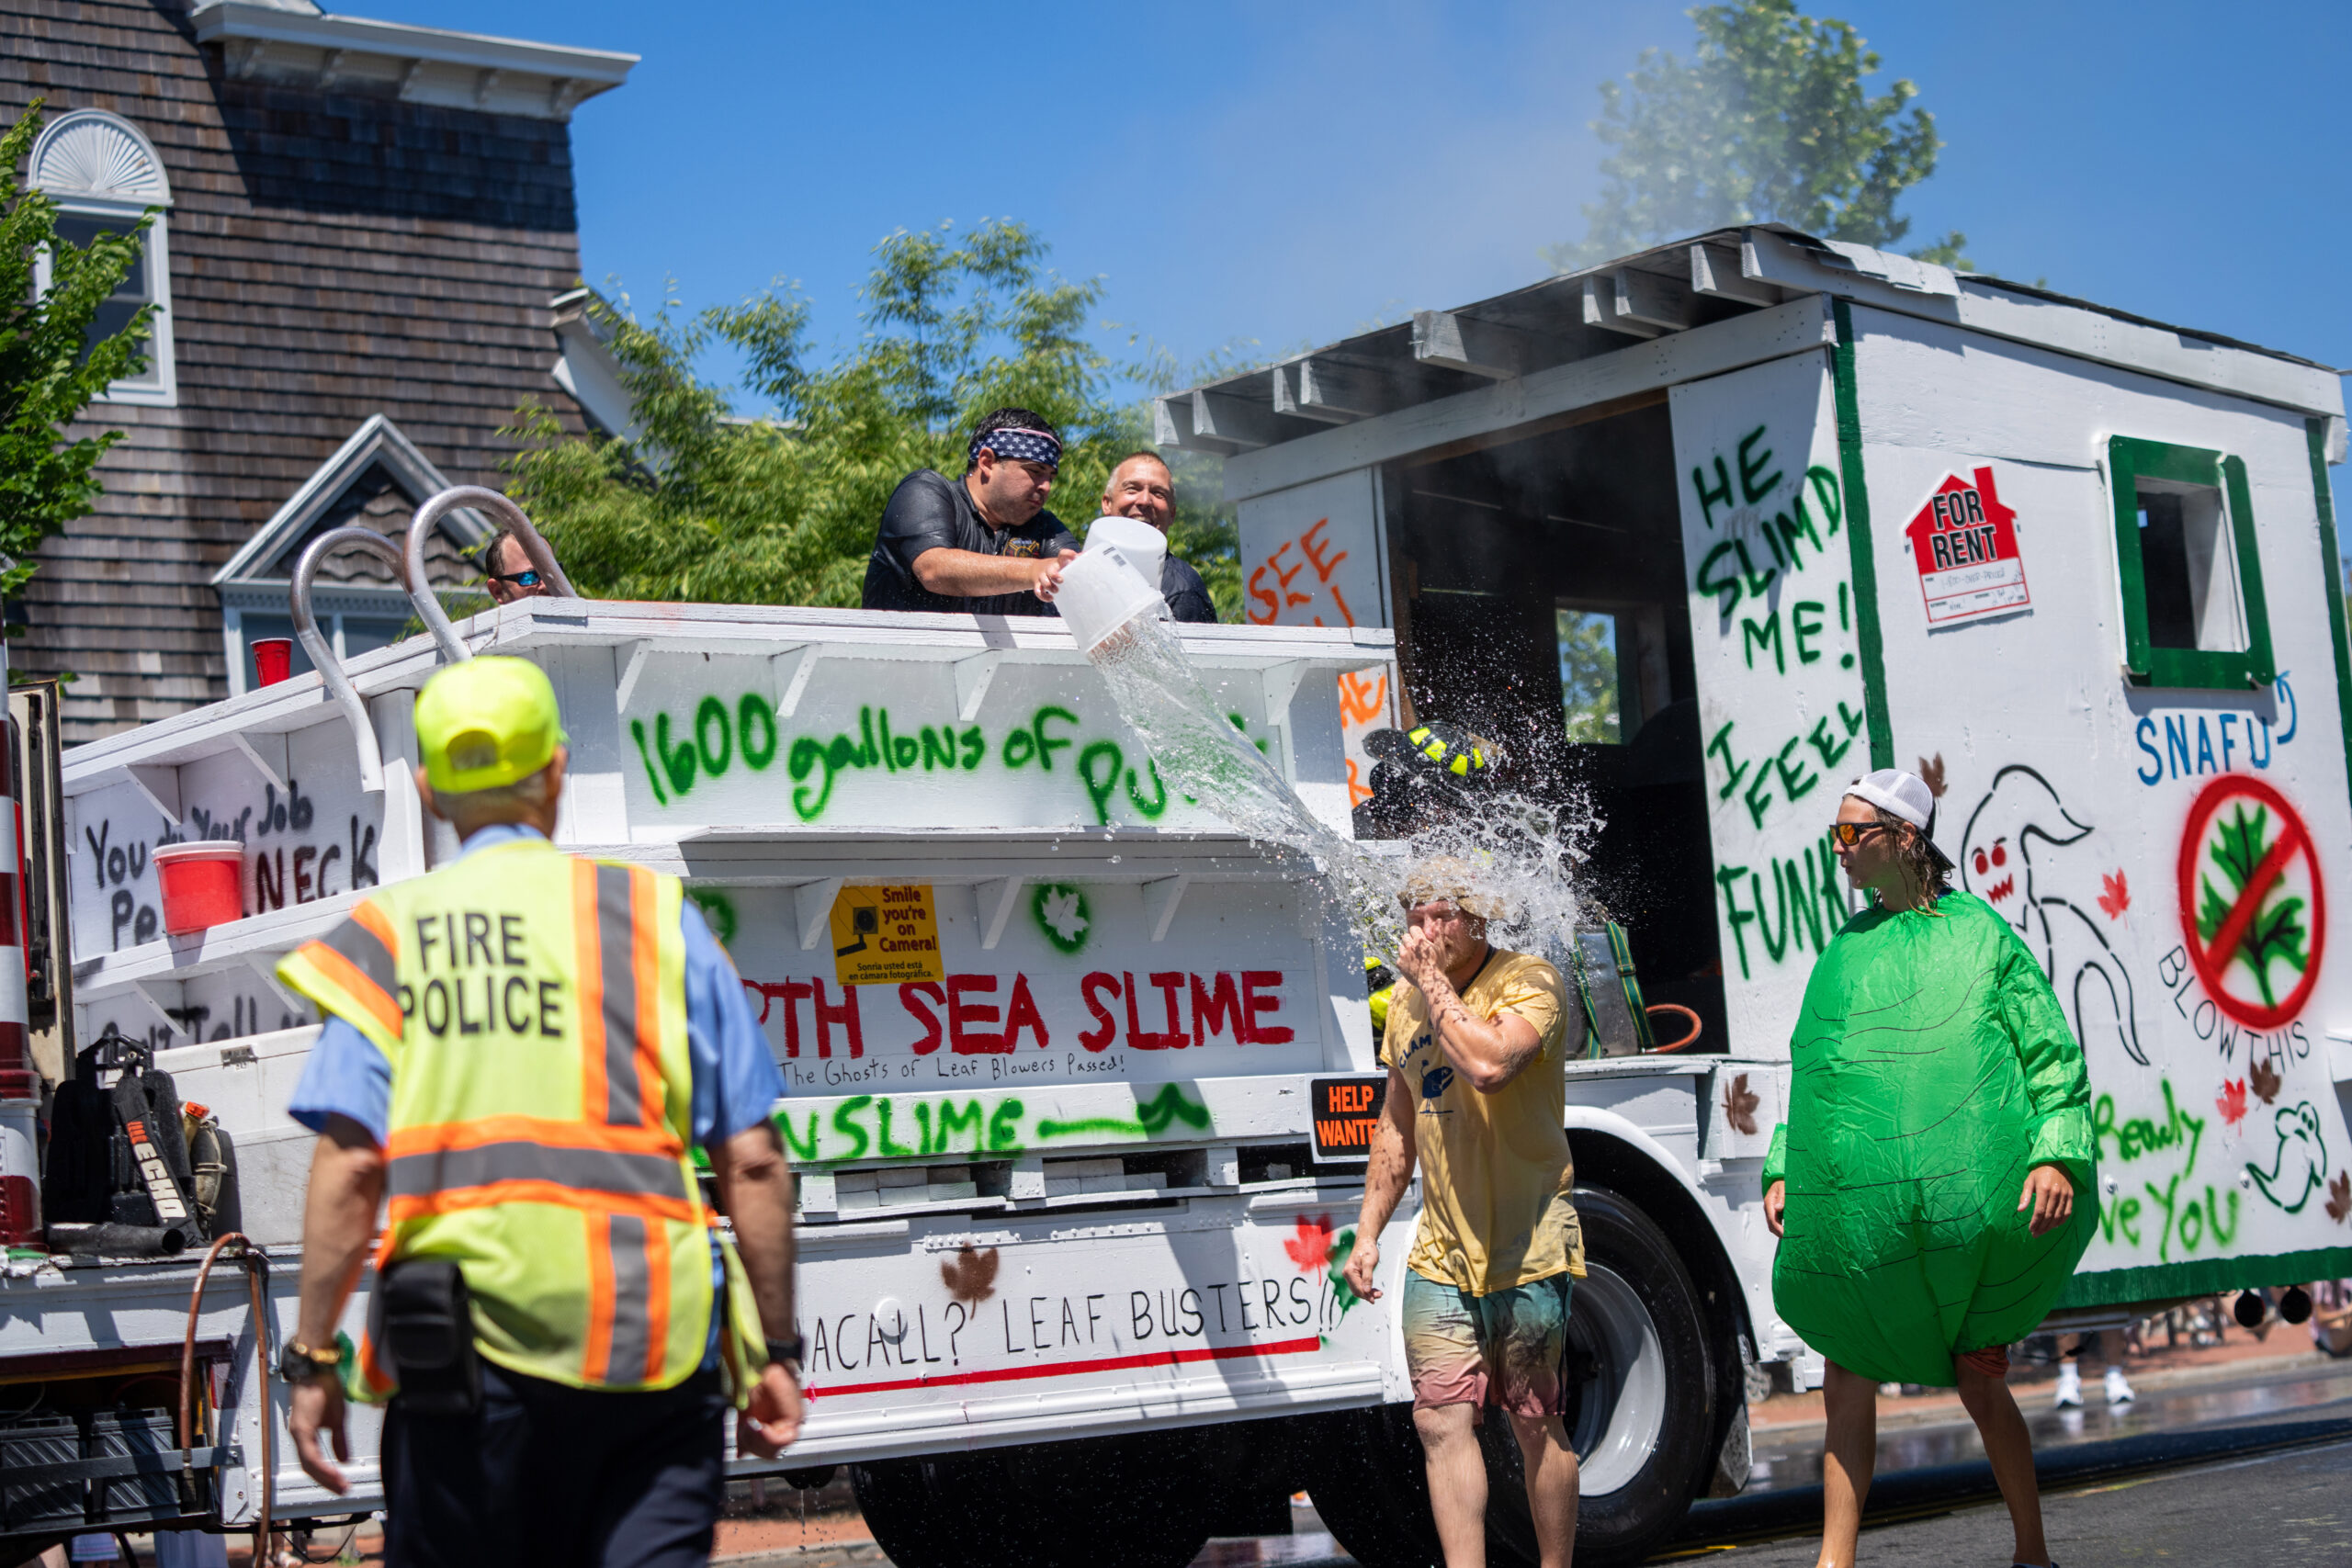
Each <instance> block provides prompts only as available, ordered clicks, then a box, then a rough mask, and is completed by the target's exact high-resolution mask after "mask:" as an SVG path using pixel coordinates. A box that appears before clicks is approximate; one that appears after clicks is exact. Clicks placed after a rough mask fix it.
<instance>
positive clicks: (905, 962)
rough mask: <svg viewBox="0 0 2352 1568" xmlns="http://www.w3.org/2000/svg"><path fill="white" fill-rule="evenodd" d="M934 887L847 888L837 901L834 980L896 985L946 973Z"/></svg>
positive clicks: (835, 905)
mask: <svg viewBox="0 0 2352 1568" xmlns="http://www.w3.org/2000/svg"><path fill="white" fill-rule="evenodd" d="M946 974H947V971H946V968H945V966H944V965H943V964H941V962H940V957H939V912H938V907H937V905H936V904H935V903H934V902H933V898H932V892H931V889H930V888H929V887H917V886H907V887H844V888H842V890H841V892H840V893H839V894H838V895H837V896H836V897H834V899H833V979H834V980H835V981H836V982H837V983H839V984H841V985H843V986H892V985H899V984H903V983H904V982H906V981H909V980H939V979H944V978H945V977H946Z"/></svg>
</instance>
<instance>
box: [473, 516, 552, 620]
mask: <svg viewBox="0 0 2352 1568" xmlns="http://www.w3.org/2000/svg"><path fill="white" fill-rule="evenodd" d="M481 575H482V581H483V583H484V585H485V586H487V587H488V588H489V590H490V597H491V601H492V603H493V604H513V603H515V601H516V600H517V599H537V598H538V597H540V596H541V595H543V594H544V595H548V596H550V597H552V596H553V594H554V593H555V585H554V584H553V583H551V582H549V581H548V580H547V574H546V573H545V572H542V571H541V570H539V569H538V568H537V567H535V566H533V565H532V564H531V558H530V557H529V556H527V555H526V554H525V553H524V551H523V541H522V540H520V539H518V538H516V537H515V533H514V530H513V529H511V528H501V529H500V530H499V531H498V533H497V535H496V536H494V537H493V538H492V540H491V541H490V543H489V544H488V545H487V546H485V547H483V548H482V552H481Z"/></svg>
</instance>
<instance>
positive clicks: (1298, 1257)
mask: <svg viewBox="0 0 2352 1568" xmlns="http://www.w3.org/2000/svg"><path fill="white" fill-rule="evenodd" d="M1333 1234H1334V1233H1333V1231H1332V1229H1331V1216H1330V1215H1329V1214H1318V1215H1317V1216H1316V1217H1315V1218H1314V1219H1311V1220H1310V1219H1308V1218H1307V1217H1306V1215H1304V1214H1301V1215H1300V1216H1299V1219H1298V1234H1297V1235H1294V1236H1292V1237H1291V1238H1290V1239H1289V1240H1288V1241H1286V1242H1284V1243H1283V1251H1284V1252H1287V1253H1289V1254H1290V1260H1291V1261H1292V1262H1293V1263H1295V1264H1297V1265H1298V1271H1299V1272H1300V1273H1302V1274H1312V1273H1314V1272H1315V1270H1317V1269H1320V1268H1322V1267H1323V1261H1324V1259H1325V1258H1327V1257H1329V1255H1330V1251H1331V1237H1332V1235H1333Z"/></svg>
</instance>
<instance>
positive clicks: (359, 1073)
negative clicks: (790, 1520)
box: [287, 823, 784, 1148]
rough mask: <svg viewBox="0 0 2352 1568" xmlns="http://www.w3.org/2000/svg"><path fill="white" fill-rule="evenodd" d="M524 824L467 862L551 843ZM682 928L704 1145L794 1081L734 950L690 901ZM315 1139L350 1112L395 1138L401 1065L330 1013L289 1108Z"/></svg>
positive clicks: (473, 844) (747, 1122) (469, 848)
mask: <svg viewBox="0 0 2352 1568" xmlns="http://www.w3.org/2000/svg"><path fill="white" fill-rule="evenodd" d="M542 837H543V835H542V834H540V833H539V831H538V830H537V829H534V828H526V827H523V826H521V825H520V824H517V823H505V824H501V825H499V826H497V827H492V828H484V829H481V831H479V832H477V833H476V834H474V836H473V837H472V838H470V839H468V840H466V842H465V848H464V849H463V850H462V851H460V852H459V858H460V859H462V858H464V856H466V855H469V854H472V853H473V852H475V851H477V850H487V849H492V848H495V847H496V846H498V845H500V844H511V843H514V842H515V841H516V840H521V839H526V838H529V839H537V838H542ZM678 925H679V928H680V930H681V931H683V932H684V936H685V939H686V1057H687V1064H688V1070H689V1076H690V1077H691V1078H692V1081H693V1095H694V1116H693V1120H694V1141H695V1143H697V1144H699V1145H703V1146H704V1147H706V1148H707V1147H709V1146H710V1145H713V1144H723V1143H725V1142H726V1141H727V1140H728V1139H729V1138H731V1137H733V1136H734V1135H735V1134H738V1133H741V1132H742V1131H744V1130H745V1129H746V1128H749V1127H752V1126H755V1125H757V1124H758V1123H759V1122H761V1121H763V1120H764V1119H765V1118H766V1116H767V1114H768V1112H769V1111H772V1110H774V1109H775V1102H776V1101H777V1100H779V1099H781V1098H783V1095H784V1075H783V1074H782V1073H781V1072H780V1071H778V1070H777V1067H776V1065H775V1056H774V1055H772V1054H770V1052H769V1050H768V1042H767V1036H766V1035H765V1034H763V1032H761V1030H760V1021H759V1018H758V1016H757V1015H756V1014H754V1013H753V1012H752V1007H751V1002H750V999H749V998H747V997H746V996H745V995H744V992H743V982H742V981H741V979H740V978H739V977H738V976H736V973H735V965H734V964H731V963H729V961H728V957H727V953H726V950H725V949H723V948H721V947H720V946H719V945H718V939H717V938H716V937H714V936H712V935H711V934H710V928H709V927H708V926H707V925H706V924H704V923H703V918H702V911H701V910H699V909H697V908H695V906H694V904H693V902H692V901H691V900H689V901H688V902H687V904H686V906H685V908H684V910H683V911H681V913H680V916H679V919H678ZM287 1109H288V1111H289V1112H291V1113H292V1115H293V1117H294V1120H295V1121H297V1122H300V1123H302V1125H303V1126H305V1127H308V1128H309V1129H311V1131H312V1132H313V1133H322V1132H324V1131H326V1122H327V1118H328V1117H329V1116H331V1115H333V1116H348V1117H350V1118H351V1119H352V1120H353V1121H354V1122H358V1123H359V1124H360V1125H361V1126H362V1127H365V1128H367V1129H368V1134H370V1135H371V1136H372V1137H374V1138H375V1140H376V1144H377V1146H378V1147H379V1148H380V1147H382V1146H383V1145H385V1144H386V1143H387V1142H389V1141H390V1136H391V1120H392V1065H391V1063H390V1060H388V1059H387V1058H386V1057H385V1055H384V1053H383V1052H382V1051H381V1050H379V1049H378V1048H377V1045H376V1043H375V1042H374V1041H372V1040H370V1039H368V1037H367V1036H366V1035H365V1034H362V1033H360V1032H359V1031H358V1030H357V1029H356V1028H354V1027H353V1026H352V1025H351V1024H349V1023H347V1022H345V1021H344V1020H342V1019H339V1018H334V1017H330V1018H329V1019H328V1020H327V1022H326V1027H325V1028H324V1029H322V1030H321V1031H320V1032H319V1038H318V1043H316V1044H314V1045H312V1046H311V1059H310V1061H309V1062H308V1063H307V1064H305V1065H304V1066H303V1068H302V1079H301V1081H300V1083H298V1084H296V1085H295V1086H294V1100H293V1103H292V1104H290V1105H288V1107H287Z"/></svg>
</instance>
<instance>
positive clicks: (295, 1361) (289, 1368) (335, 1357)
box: [277, 1339, 343, 1383]
mask: <svg viewBox="0 0 2352 1568" xmlns="http://www.w3.org/2000/svg"><path fill="white" fill-rule="evenodd" d="M342 1364H343V1351H342V1349H341V1348H339V1347H336V1346H329V1347H328V1348H325V1349H323V1350H313V1349H311V1348H310V1347H309V1346H308V1345H305V1344H303V1343H302V1342H301V1341H300V1339H288V1341H287V1342H286V1343H285V1344H284V1345H281V1346H279V1347H278V1350H277V1375H278V1376H279V1377H280V1378H283V1379H284V1380H285V1381H286V1382H290V1383H300V1382H310V1381H311V1379H312V1378H330V1377H333V1376H334V1372H335V1369H336V1368H337V1367H338V1366H340V1365H342Z"/></svg>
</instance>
